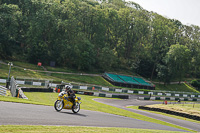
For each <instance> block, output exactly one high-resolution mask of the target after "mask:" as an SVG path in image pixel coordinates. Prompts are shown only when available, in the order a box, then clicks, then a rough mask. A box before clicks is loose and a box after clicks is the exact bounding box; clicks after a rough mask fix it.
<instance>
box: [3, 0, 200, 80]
mask: <svg viewBox="0 0 200 133" xmlns="http://www.w3.org/2000/svg"><path fill="white" fill-rule="evenodd" d="M199 45H200V27H198V26H195V25H190V26H187V25H183V24H182V23H181V22H180V21H178V20H172V19H168V18H165V17H163V16H161V15H159V14H157V13H154V12H148V11H146V10H144V9H143V8H142V7H141V6H140V5H138V4H136V3H134V2H124V1H122V0H108V1H106V0H104V1H94V0H0V58H1V59H9V58H12V59H15V60H23V61H28V62H31V63H37V62H38V61H41V62H42V63H43V64H46V65H48V64H49V62H50V61H55V62H56V65H58V66H67V67H73V68H76V69H79V70H92V69H93V68H95V69H99V70H102V71H106V70H112V69H129V70H132V71H133V72H136V73H138V74H140V75H142V76H144V77H148V78H151V79H152V78H159V79H160V80H161V81H164V82H170V81H171V80H173V79H178V80H180V81H181V80H182V78H183V77H185V76H188V75H189V76H194V77H197V76H198V75H199V74H200V47H199Z"/></svg>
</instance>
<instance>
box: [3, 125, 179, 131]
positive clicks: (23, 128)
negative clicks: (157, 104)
mask: <svg viewBox="0 0 200 133" xmlns="http://www.w3.org/2000/svg"><path fill="white" fill-rule="evenodd" d="M22 132H23V133H30V132H31V133H34V132H37V133H41V132H42V133H61V132H62V133H64V132H65V133H66V132H67V133H80V132H81V133H83V132H84V133H180V132H175V131H163V130H150V129H134V128H114V127H69V126H27V125H23V126H19V125H2V126H0V133H22Z"/></svg>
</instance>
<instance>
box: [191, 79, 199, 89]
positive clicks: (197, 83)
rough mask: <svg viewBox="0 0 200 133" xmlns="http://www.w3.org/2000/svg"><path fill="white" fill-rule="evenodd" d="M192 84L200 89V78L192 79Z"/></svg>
mask: <svg viewBox="0 0 200 133" xmlns="http://www.w3.org/2000/svg"><path fill="white" fill-rule="evenodd" d="M191 85H192V86H193V87H196V88H198V90H199V89H200V82H198V80H192V81H191Z"/></svg>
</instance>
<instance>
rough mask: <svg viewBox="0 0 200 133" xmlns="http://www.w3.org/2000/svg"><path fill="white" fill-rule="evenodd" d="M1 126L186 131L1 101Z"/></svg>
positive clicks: (81, 111) (113, 116)
mask: <svg viewBox="0 0 200 133" xmlns="http://www.w3.org/2000/svg"><path fill="white" fill-rule="evenodd" d="M0 125H57V126H58V125H59V126H61V125H63V126H95V127H123V128H139V129H156V130H168V131H184V130H181V129H177V128H173V127H168V126H165V125H160V124H155V123H150V122H146V121H141V120H137V119H133V118H128V117H123V116H118V115H113V114H108V113H102V112H96V111H88V110H80V112H79V113H77V114H74V113H72V111H71V110H62V111H61V112H57V111H55V109H54V107H52V106H43V105H33V104H23V103H12V102H2V101H0Z"/></svg>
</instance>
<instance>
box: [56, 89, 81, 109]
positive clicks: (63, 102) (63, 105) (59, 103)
mask: <svg viewBox="0 0 200 133" xmlns="http://www.w3.org/2000/svg"><path fill="white" fill-rule="evenodd" d="M80 100H81V98H80V97H76V96H75V104H73V102H72V101H71V98H69V97H68V95H67V93H66V92H63V91H62V92H60V93H59V94H58V98H57V100H56V102H55V104H54V108H55V110H56V111H58V112H59V111H61V110H62V109H71V110H72V111H73V112H74V113H78V112H79V110H80V104H81V102H80Z"/></svg>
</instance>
